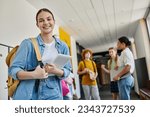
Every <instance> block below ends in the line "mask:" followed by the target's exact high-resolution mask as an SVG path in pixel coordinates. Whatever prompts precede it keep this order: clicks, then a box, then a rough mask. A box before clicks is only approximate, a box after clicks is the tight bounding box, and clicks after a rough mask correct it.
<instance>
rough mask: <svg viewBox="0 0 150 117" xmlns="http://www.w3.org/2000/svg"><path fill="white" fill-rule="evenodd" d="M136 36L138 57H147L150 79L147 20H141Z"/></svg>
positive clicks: (149, 42)
mask: <svg viewBox="0 0 150 117" xmlns="http://www.w3.org/2000/svg"><path fill="white" fill-rule="evenodd" d="M134 38H135V44H136V50H137V58H141V57H145V58H146V63H147V68H148V75H149V79H150V40H149V38H148V32H147V28H146V24H145V21H144V20H143V19H142V20H140V21H139V24H138V27H137V30H136V32H135V36H134Z"/></svg>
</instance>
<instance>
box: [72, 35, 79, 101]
mask: <svg viewBox="0 0 150 117" xmlns="http://www.w3.org/2000/svg"><path fill="white" fill-rule="evenodd" d="M71 52H72V64H73V74H74V75H75V84H76V93H77V96H78V98H80V97H81V95H80V84H79V76H78V74H77V70H78V63H77V61H78V60H77V47H76V41H75V39H74V38H73V37H71Z"/></svg>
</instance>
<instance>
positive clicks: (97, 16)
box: [27, 0, 150, 52]
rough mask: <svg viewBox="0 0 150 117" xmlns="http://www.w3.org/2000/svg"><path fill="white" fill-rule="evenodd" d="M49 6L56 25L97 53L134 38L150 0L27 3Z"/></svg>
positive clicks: (81, 0)
mask: <svg viewBox="0 0 150 117" xmlns="http://www.w3.org/2000/svg"><path fill="white" fill-rule="evenodd" d="M27 1H28V2H29V3H30V4H31V5H33V6H34V7H36V8H42V7H48V8H49V9H51V10H52V12H53V13H54V16H56V22H58V24H59V26H61V27H63V28H64V30H65V31H67V32H68V33H69V34H70V35H71V36H72V37H73V38H74V39H76V41H77V42H78V43H79V44H80V45H82V46H83V47H85V48H91V49H92V50H93V51H94V52H100V51H102V50H103V49H104V47H105V48H106V47H107V48H109V46H112V45H113V44H114V43H115V42H116V41H117V38H118V37H120V36H123V35H125V36H128V37H133V36H134V33H135V29H136V27H137V21H138V20H139V19H141V18H143V17H144V15H145V13H146V10H147V9H148V6H149V3H150V0H27Z"/></svg>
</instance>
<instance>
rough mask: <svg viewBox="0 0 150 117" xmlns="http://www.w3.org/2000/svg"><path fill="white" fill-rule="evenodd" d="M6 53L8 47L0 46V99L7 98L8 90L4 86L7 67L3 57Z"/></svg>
mask: <svg viewBox="0 0 150 117" xmlns="http://www.w3.org/2000/svg"><path fill="white" fill-rule="evenodd" d="M7 53H8V48H7V47H4V46H0V54H2V56H0V100H8V90H7V88H6V86H7V85H6V80H7V76H8V67H7V65H6V63H5V58H6V55H7Z"/></svg>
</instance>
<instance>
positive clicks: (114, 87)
mask: <svg viewBox="0 0 150 117" xmlns="http://www.w3.org/2000/svg"><path fill="white" fill-rule="evenodd" d="M108 51H109V56H110V59H109V60H108V69H107V68H106V67H105V65H101V68H102V70H104V71H105V72H106V73H108V74H110V70H113V69H116V68H117V67H118V56H117V49H116V48H113V47H111V48H109V50H108ZM110 88H111V93H112V99H113V100H117V99H118V92H119V91H118V83H117V81H111V82H110Z"/></svg>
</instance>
